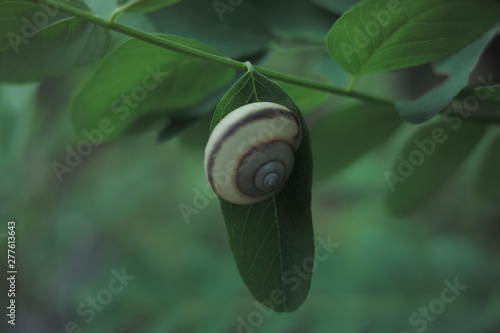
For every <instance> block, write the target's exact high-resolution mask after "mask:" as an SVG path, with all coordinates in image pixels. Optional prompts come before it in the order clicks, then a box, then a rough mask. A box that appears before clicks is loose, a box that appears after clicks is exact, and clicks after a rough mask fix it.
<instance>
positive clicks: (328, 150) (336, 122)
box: [311, 103, 403, 179]
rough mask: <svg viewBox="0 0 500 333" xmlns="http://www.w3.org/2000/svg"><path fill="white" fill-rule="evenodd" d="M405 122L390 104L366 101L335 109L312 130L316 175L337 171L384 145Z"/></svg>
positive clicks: (318, 176) (323, 176) (322, 175)
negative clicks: (384, 104)
mask: <svg viewBox="0 0 500 333" xmlns="http://www.w3.org/2000/svg"><path fill="white" fill-rule="evenodd" d="M402 122H403V121H402V120H401V117H399V115H398V114H397V112H396V110H395V109H394V108H393V107H390V106H381V105H375V104H366V103H365V104H357V105H354V106H350V107H347V108H345V109H342V110H339V111H335V112H332V113H331V114H330V115H328V116H327V117H326V119H323V120H321V121H320V122H319V123H318V125H317V126H316V127H314V128H313V130H312V132H311V133H312V134H311V139H312V143H313V152H314V156H315V160H314V162H315V163H314V164H315V168H314V170H315V172H314V176H315V178H317V179H321V178H325V177H327V176H329V175H333V174H334V173H336V172H338V171H340V170H342V169H343V168H345V167H346V166H348V165H349V164H351V163H352V162H354V161H355V160H356V159H358V158H359V157H361V156H362V155H363V154H365V153H366V152H368V151H370V150H371V149H374V148H376V147H378V146H380V145H382V144H383V143H384V142H385V141H386V140H387V139H389V138H390V137H391V136H392V135H393V134H394V132H395V131H396V130H397V129H398V128H399V126H400V125H401V124H402Z"/></svg>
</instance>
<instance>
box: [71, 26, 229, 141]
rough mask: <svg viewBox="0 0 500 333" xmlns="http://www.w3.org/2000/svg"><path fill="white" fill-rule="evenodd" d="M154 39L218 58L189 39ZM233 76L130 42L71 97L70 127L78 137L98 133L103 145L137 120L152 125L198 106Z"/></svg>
mask: <svg viewBox="0 0 500 333" xmlns="http://www.w3.org/2000/svg"><path fill="white" fill-rule="evenodd" d="M158 37H160V38H163V39H166V40H169V41H173V42H176V43H179V44H183V45H185V46H189V47H192V48H195V49H198V50H202V51H205V52H210V53H213V54H219V53H217V52H216V51H214V50H213V49H211V48H209V47H207V46H206V45H203V44H201V43H198V42H195V41H192V40H189V39H185V38H181V37H174V36H166V35H159V36H158ZM219 55H220V54H219ZM234 75H235V72H234V70H232V69H228V68H226V67H223V66H221V65H218V64H214V63H212V62H208V61H204V60H200V59H197V58H194V57H190V56H187V55H182V54H179V53H176V52H173V51H170V50H166V49H163V48H159V47H157V46H155V45H151V44H148V43H145V42H142V41H139V40H135V39H133V40H129V41H126V42H124V43H123V44H121V45H120V46H119V47H118V48H117V49H116V50H114V51H113V52H112V53H111V54H109V55H108V57H106V59H105V60H104V61H103V62H102V64H101V65H100V66H99V67H98V68H97V69H96V70H95V72H94V73H93V74H92V75H91V76H90V78H89V79H88V80H87V81H86V82H85V83H84V84H83V86H82V87H81V89H80V91H79V92H78V93H77V95H76V96H75V98H74V100H73V105H72V110H71V120H72V123H73V127H74V129H75V130H76V131H77V133H79V134H80V136H81V137H82V138H83V137H87V136H86V135H84V132H87V133H88V132H89V131H98V132H99V133H100V135H99V136H101V135H102V139H103V140H109V139H113V138H116V137H118V136H120V135H121V134H124V133H125V132H127V130H128V129H129V128H130V126H132V125H133V124H134V122H136V121H144V120H148V119H149V122H150V123H151V124H152V123H155V122H157V121H158V120H160V119H165V118H167V117H168V116H172V115H176V114H178V113H179V112H181V111H182V110H183V109H185V108H188V107H190V106H194V105H196V104H198V103H199V102H201V101H202V100H203V99H205V98H206V97H207V96H209V95H210V94H211V93H213V92H216V91H217V90H218V89H220V88H221V87H223V86H224V85H226V84H227V83H229V82H230V81H231V80H232V79H233V78H234ZM143 125H147V124H143ZM101 127H104V128H103V129H101ZM95 135H96V136H98V135H97V133H96V134H95Z"/></svg>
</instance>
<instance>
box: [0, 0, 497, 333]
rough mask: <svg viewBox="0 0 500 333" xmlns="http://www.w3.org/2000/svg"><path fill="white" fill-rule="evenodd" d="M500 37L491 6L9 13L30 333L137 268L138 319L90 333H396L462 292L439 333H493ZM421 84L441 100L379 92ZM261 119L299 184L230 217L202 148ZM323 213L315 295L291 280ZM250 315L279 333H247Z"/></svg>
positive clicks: (4, 101) (256, 5)
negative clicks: (267, 109) (456, 282)
mask: <svg viewBox="0 0 500 333" xmlns="http://www.w3.org/2000/svg"><path fill="white" fill-rule="evenodd" d="M116 3H118V5H120V6H119V7H117V8H115V4H116ZM221 4H222V5H221ZM89 6H90V7H92V9H91V8H89ZM217 6H218V7H217ZM94 12H96V13H98V15H97V14H94ZM121 13H128V14H134V13H135V14H137V15H125V16H123V18H122V17H119V15H120V14H121ZM142 14H144V15H142ZM109 15H111V17H109V18H108V16H109ZM118 17H119V21H120V24H118V23H116V20H117V18H118ZM499 17H500V4H499V3H498V1H493V0H479V1H466V0H422V1H415V0H413V1H411V0H403V1H402V2H401V1H399V0H390V1H383V0H364V1H356V0H342V1H325V0H312V1H298V0H297V1H288V0H277V1H267V0H247V1H229V0H217V1H206V0H183V1H179V0H142V1H141V0H119V1H118V2H115V1H113V2H109V3H108V2H102V1H101V2H99V1H96V0H86V2H84V1H82V0H65V1H62V0H44V1H35V0H15V1H14V0H4V1H0V81H1V82H2V84H1V85H0V172H1V174H2V175H6V177H4V179H3V180H2V182H1V183H0V199H1V200H0V223H1V222H2V221H4V220H6V219H10V218H12V217H14V218H19V221H22V222H21V223H20V230H21V231H20V233H21V235H22V236H20V237H22V239H23V240H22V241H20V244H22V245H20V246H22V251H23V253H24V254H26V253H29V254H30V255H23V257H24V258H26V259H23V266H24V267H23V271H24V270H25V271H26V272H27V273H26V274H29V275H26V276H25V277H23V279H24V278H26V279H27V281H28V282H31V280H30V278H29V276H36V277H37V281H36V283H34V284H32V285H33V286H36V288H32V289H29V290H28V289H27V290H26V292H25V293H24V292H23V293H22V295H20V298H22V300H21V302H20V303H22V304H28V306H29V309H28V310H29V311H27V312H26V313H27V314H28V313H36V314H38V313H40V314H41V315H40V316H39V317H37V318H28V317H27V319H26V320H27V321H26V322H30V321H29V319H31V322H37V323H38V321H42V320H45V322H44V324H46V325H45V326H47V327H50V328H51V331H54V332H55V331H61V329H62V327H52V326H57V325H60V323H59V322H60V320H58V321H57V325H54V323H52V322H50V320H51V319H50V318H60V316H61V314H64V315H65V314H67V313H71V314H73V313H75V311H73V310H74V309H77V308H78V306H79V302H81V301H82V300H85V299H87V298H88V297H89V296H90V297H94V296H95V293H96V292H98V291H99V290H101V289H102V287H103V286H105V285H106V284H107V283H108V282H109V281H108V280H107V279H109V277H108V276H109V270H108V266H111V265H115V263H118V262H119V263H120V265H121V263H122V262H123V263H124V265H126V266H127V269H129V268H130V270H131V271H132V274H137V279H136V280H135V281H134V284H133V286H132V287H131V288H130V289H127V291H125V293H128V292H129V293H130V294H126V295H125V294H124V295H114V296H116V299H118V298H119V297H122V296H123V297H124V299H125V300H127V302H122V301H119V302H118V301H116V302H113V303H112V304H111V305H109V307H106V311H103V312H102V313H99V314H98V316H97V317H96V319H95V321H94V322H93V323H90V324H89V327H82V329H83V330H84V331H87V330H88V331H91V332H114V331H117V332H122V331H141V332H142V331H144V332H165V331H182V332H203V333H205V332H207V331H208V332H224V331H238V330H239V331H242V330H247V331H250V329H255V331H257V330H259V332H273V333H274V332H288V331H293V330H295V331H297V330H299V331H300V330H304V331H308V332H321V333H322V332H325V331H326V330H331V328H332V327H335V329H336V330H338V331H345V332H365V331H367V328H368V330H369V331H370V332H384V333H385V332H398V331H401V330H405V328H407V326H408V323H409V321H408V316H409V315H410V316H411V314H412V313H413V312H414V311H417V310H418V309H419V308H420V307H421V306H422V305H423V304H427V303H428V302H429V300H430V299H433V298H435V297H438V296H439V292H436V290H438V291H439V290H440V288H442V283H441V282H442V278H446V277H447V278H450V279H453V277H454V276H459V277H460V279H462V278H464V280H465V281H466V282H464V283H467V284H468V285H470V286H471V288H470V289H469V290H470V291H472V290H473V289H474V291H473V292H471V293H470V294H467V295H465V293H464V296H463V298H460V302H457V303H456V304H453V307H452V305H449V308H448V305H447V308H446V315H445V316H442V317H440V318H439V320H437V321H435V322H432V323H427V324H428V325H429V326H430V325H431V324H432V325H434V329H435V330H436V331H439V332H447V331H449V332H456V331H459V330H464V327H463V326H461V324H460V323H461V322H462V318H464V317H465V316H469V317H470V318H476V319H470V320H469V321H468V326H467V329H468V330H469V331H474V332H476V331H477V332H480V331H481V332H482V331H485V332H486V331H488V332H490V331H491V332H496V331H498V329H497V328H498V326H499V325H500V322H499V319H498V309H499V308H500V305H499V304H500V292H499V290H498V286H497V281H498V278H499V277H498V271H497V270H495V269H493V268H491V267H492V265H491V262H493V263H495V262H497V261H498V257H497V256H495V255H494V254H495V253H496V252H498V251H496V250H498V241H497V239H496V238H494V237H491V235H490V232H489V230H492V229H493V228H497V226H496V225H494V224H493V223H498V214H499V212H498V207H497V206H498V205H497V203H498V199H499V198H500V184H499V179H500V177H498V175H497V174H498V170H499V168H500V162H499V159H498V153H497V152H498V145H499V144H500V140H499V137H498V133H495V130H496V129H495V127H496V126H498V124H499V123H500V117H499V114H498V107H499V106H500V86H499V84H498V77H497V76H495V72H494V71H495V67H494V66H493V65H492V64H489V63H488V62H487V61H485V60H484V58H483V56H484V55H485V54H487V53H488V51H485V50H487V49H488V47H489V46H490V42H491V41H492V40H493V39H494V38H495V37H496V36H498V33H499V29H498V23H499ZM489 52H492V50H489ZM493 52H495V51H494V50H493ZM106 54H107V55H106ZM494 54H495V53H494ZM494 59H498V53H496V54H495V58H494ZM250 62H251V63H252V64H253V65H251V64H250ZM427 63H431V65H432V66H433V68H434V71H435V74H437V75H446V76H447V77H446V79H445V81H444V82H442V83H439V84H437V85H435V86H434V87H431V85H432V80H434V79H435V78H433V77H432V78H431V77H426V76H425V75H426V74H425V70H423V67H421V68H413V69H411V71H399V72H394V73H390V74H382V73H379V72H388V71H395V70H399V69H407V68H410V67H414V66H416V65H421V64H427ZM236 71H240V72H245V74H244V75H243V76H242V77H241V78H240V79H239V80H238V81H237V82H236V83H235V84H234V82H235V77H236ZM471 72H474V75H471ZM348 73H349V74H350V75H348ZM476 73H478V74H479V73H481V74H484V75H483V76H480V75H478V76H476ZM366 74H372V75H366ZM271 80H273V81H271ZM30 81H36V83H33V84H29V85H22V84H21V85H19V83H25V82H30ZM274 81H275V82H274ZM424 81H429V82H424ZM3 82H8V83H9V84H6V83H3ZM477 82H478V83H477ZM10 83H16V84H10ZM410 83H411V85H410ZM422 83H425V84H423V85H424V86H426V90H427V91H426V92H425V93H424V95H423V96H421V97H419V98H417V99H414V100H404V101H403V100H402V99H403V97H402V95H404V96H406V95H412V96H415V95H416V94H414V92H413V91H408V86H421V85H422ZM427 83H428V84H427ZM355 87H356V88H355ZM351 99H355V100H356V102H355V103H352V101H351ZM256 101H270V102H275V103H279V104H282V105H284V106H286V107H288V108H289V109H291V110H292V111H293V112H294V113H295V114H296V115H297V117H298V118H299V119H300V121H301V123H302V127H303V129H304V132H305V133H304V134H305V135H304V141H303V143H302V146H301V148H300V149H299V150H298V152H297V154H296V156H295V160H296V165H295V168H294V171H293V174H292V177H291V178H290V180H289V182H288V183H287V185H286V186H285V188H284V189H283V190H282V191H281V192H279V193H278V194H276V195H275V196H274V197H273V198H270V199H266V200H264V201H262V202H259V203H256V204H252V205H234V204H230V203H228V202H225V201H223V200H221V202H220V207H221V208H222V209H219V208H218V207H217V208H216V205H215V204H213V203H215V200H213V201H211V200H210V199H211V198H212V197H211V195H212V196H213V193H212V192H211V191H210V187H209V184H207V183H206V180H205V175H204V173H203V168H202V164H203V162H202V157H203V150H204V147H205V144H206V141H207V138H208V134H209V131H210V130H211V129H213V127H214V126H215V125H216V124H217V123H218V122H219V121H220V120H221V119H222V118H224V117H225V116H226V115H227V114H228V113H230V112H231V111H233V110H234V109H236V108H237V107H239V106H242V105H244V104H247V103H250V102H256ZM450 103H453V104H451V105H450ZM214 110H215V113H214V114H213V117H211V116H212V113H213V112H214ZM398 112H399V113H398ZM303 113H304V114H305V113H306V117H305V119H304V117H303V116H302V114H303ZM439 113H443V118H442V119H440V120H439V121H435V122H431V123H429V124H427V125H424V126H420V127H414V126H411V125H410V124H415V123H422V122H426V121H429V120H431V119H432V118H433V117H435V116H436V115H438V114H439ZM210 119H212V123H211V124H210ZM403 120H405V121H406V122H407V123H410V124H403ZM70 125H72V126H71V127H72V128H70ZM308 125H309V127H310V128H311V129H312V130H311V138H312V140H311V139H310V137H309V132H308ZM138 132H141V133H142V134H143V135H142V136H141V135H135V136H131V135H130V134H132V133H138ZM490 132H491V133H492V134H494V135H492V136H491V137H489V136H486V135H485V133H490ZM75 133H76V136H77V137H76V138H75ZM495 134H496V135H495ZM485 137H486V139H485ZM103 141H108V142H106V144H105V145H101V143H102V142H103ZM158 141H160V142H162V144H161V145H153V144H152V143H156V142H158ZM311 144H312V152H313V153H314V162H315V163H314V164H315V173H314V175H315V179H316V180H321V184H320V182H317V184H318V185H320V186H318V188H320V189H321V190H317V189H315V188H312V177H313V170H312V165H313V158H312V156H311V155H312V153H311ZM483 146H484V149H483ZM354 162H356V163H354ZM57 165H59V167H57ZM60 165H62V169H61V167H60ZM58 168H59V169H58ZM61 172H62V177H61ZM313 194H314V198H315V199H314V200H312V199H313ZM384 201H386V202H385V203H384ZM187 204H189V205H191V206H192V207H190V209H191V210H190V215H186V214H184V213H183V211H182V209H181V208H180V207H181V205H187ZM387 206H388V208H389V209H387ZM26 207H28V209H27V208H26ZM436 207H438V208H439V209H436ZM221 211H222V215H221ZM12 212H13V213H12ZM312 213H314V218H315V224H314V225H315V228H316V235H319V238H321V239H326V238H328V237H330V236H328V237H321V236H324V235H331V236H333V237H331V238H333V239H335V240H337V239H338V240H339V242H341V243H342V244H345V246H343V247H341V249H340V251H339V253H337V252H335V254H333V255H332V256H331V258H330V257H328V258H327V259H324V260H323V259H322V260H321V261H320V260H319V257H318V256H317V257H316V265H315V268H317V269H318V270H317V273H315V282H314V283H311V282H312V280H311V279H312V276H311V274H307V275H306V276H305V277H303V276H296V274H297V273H296V267H297V266H303V265H305V263H307V264H309V262H310V261H311V260H313V259H315V257H314V256H315V248H314V240H313V221H312ZM11 214H13V215H11ZM407 216H410V218H408V217H407ZM222 218H224V220H225V226H226V230H224V227H223V226H222V225H221V224H220V223H217V222H219V221H221V220H222ZM470 220H473V221H474V228H472V229H471V227H470V226H471V224H470ZM491 221H493V222H491ZM414 222H417V223H414ZM186 225H187V226H188V227H186ZM442 230H446V234H443V233H442ZM485 230H487V231H485ZM2 231H3V230H0V245H3V243H2V241H3V239H2V236H3V234H2ZM491 234H494V233H491ZM138 235H139V237H138ZM227 238H229V244H227V243H228V242H226V239H227ZM32 240H36V241H32ZM229 246H230V249H229ZM108 247H109V248H108ZM115 248H116V249H119V250H117V251H115ZM344 249H345V250H344ZM0 250H1V249H0ZM230 250H232V252H233V255H234V258H232V257H231V255H230V254H231V252H230ZM94 251H98V255H95V253H96V252H94ZM101 253H105V255H101ZM31 254H32V255H31ZM331 254H332V253H330V255H331ZM80 256H82V257H83V258H80ZM80 259H82V260H80ZM24 260H26V262H24ZM234 260H235V261H236V266H237V268H238V271H239V273H240V277H241V278H242V279H243V281H244V283H245V284H246V285H247V287H248V289H249V290H250V292H251V293H252V294H253V296H254V297H255V298H256V299H257V300H258V301H260V302H262V303H264V304H266V305H271V307H273V308H274V309H275V311H277V312H292V311H295V310H297V309H298V308H299V307H300V308H301V309H300V311H298V312H297V313H295V314H294V315H293V316H272V312H267V311H268V310H266V309H264V308H263V307H262V305H260V304H258V303H257V302H253V300H252V299H251V298H250V297H248V296H247V294H245V292H246V291H245V289H244V285H243V284H242V283H241V278H240V277H239V276H238V274H237V272H236V270H235V269H234ZM326 260H331V262H328V261H326ZM75 263H76V264H75ZM47 265H48V266H47ZM40 267H43V269H40ZM102 267H104V268H102ZM116 268H118V267H116ZM53 272H58V274H57V275H56V276H54V273H53ZM59 273H60V274H59ZM436 276H438V277H439V278H437V280H436ZM485 276H486V277H487V279H485V278H484V277H485ZM54 279H56V280H55V281H54ZM298 280H299V282H297V281H298ZM438 280H439V281H438ZM95 281H97V282H98V283H97V282H95ZM292 281H293V282H292ZM53 285H58V286H59V285H61V286H65V287H64V288H63V289H64V290H63V291H64V292H66V291H67V292H68V294H65V293H64V292H61V293H60V294H61V295H62V296H57V297H54V295H53V292H52V291H53V288H52V287H51V286H53ZM26 286H27V287H28V288H29V286H30V284H29V283H27V284H26ZM172 286H175V288H172ZM310 290H311V296H312V297H309V299H308V302H304V301H305V299H306V297H307V295H308V293H309V291H310ZM469 290H468V291H467V292H469ZM58 295H59V293H58ZM238 295H242V296H241V297H240V296H238ZM374 295H375V297H374ZM384 295H385V296H384ZM481 295H488V297H484V298H481ZM283 297H285V298H286V301H285V302H284V303H281V304H278V303H274V304H272V303H270V302H273V300H276V299H280V298H283ZM55 298H56V299H55ZM33 300H34V303H37V304H43V306H40V305H36V304H30V303H32V301H33ZM75 302H76V303H75ZM73 303H75V304H73ZM137 304H140V305H141V306H137ZM346 304H347V305H348V306H346ZM478 304H481V305H482V307H478ZM61 305H62V306H64V307H65V308H64V311H62V312H61V313H54V310H53V309H56V308H61ZM68 306H69V308H68V309H67V308H66V307H68ZM455 306H456V307H455ZM262 309H263V310H262ZM255 311H258V313H260V312H262V315H263V316H265V318H264V317H263V318H264V321H265V323H263V324H262V325H260V324H259V325H258V326H259V327H253V326H252V327H250V326H248V327H250V328H246V327H242V326H241V325H243V324H242V321H241V320H247V321H248V322H250V321H251V320H250V319H248V318H251V317H252V316H254V314H255V313H256V312H255ZM124 314H127V316H126V318H125V320H124V319H123V317H124ZM47 318H48V319H47ZM228 318H229V319H228ZM254 318H255V316H254ZM477 318H479V319H477ZM64 319H65V320H66V319H67V320H70V319H75V318H64ZM78 319H80V322H82V321H81V319H82V318H76V320H78ZM240 319H241V320H240ZM196 323H202V324H196ZM457 323H458V324H457ZM410 324H411V319H410ZM248 325H250V324H248ZM45 326H44V327H45ZM412 326H414V325H412ZM52 328H53V329H52ZM413 328H415V327H413ZM27 329H28V330H29V328H27ZM411 330H412V329H410V330H408V331H411Z"/></svg>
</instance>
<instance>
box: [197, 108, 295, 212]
mask: <svg viewBox="0 0 500 333" xmlns="http://www.w3.org/2000/svg"><path fill="white" fill-rule="evenodd" d="M301 142H302V128H301V126H300V122H299V120H298V119H297V117H296V116H295V114H294V113H293V112H292V111H290V110H289V109H287V108H286V107H284V106H282V105H279V104H275V103H269V102H257V103H251V104H247V105H244V106H242V107H240V108H238V109H236V110H234V111H232V112H231V113H229V114H228V115H227V116H226V117H225V118H224V119H222V120H221V121H220V122H219V123H218V124H217V126H216V127H215V128H214V130H213V131H212V134H211V135H210V138H209V140H208V143H207V146H206V149H205V173H206V175H207V178H208V181H209V182H210V185H211V186H212V189H213V190H214V192H215V193H216V194H217V195H218V196H219V197H221V198H222V199H224V200H226V201H228V202H231V203H234V204H252V203H255V202H258V201H262V200H264V199H267V198H270V197H272V196H274V195H275V194H276V193H277V192H279V191H280V190H281V189H282V188H283V187H284V186H285V184H286V182H287V181H288V178H289V177H290V175H291V173H292V171H293V167H294V164H295V152H296V151H297V149H298V148H299V146H300V144H301Z"/></svg>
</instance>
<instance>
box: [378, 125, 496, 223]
mask: <svg viewBox="0 0 500 333" xmlns="http://www.w3.org/2000/svg"><path fill="white" fill-rule="evenodd" d="M485 129H486V127H485V125H483V124H478V123H472V122H464V121H463V120H462V118H460V117H459V116H458V115H457V116H454V117H451V118H444V121H439V122H436V123H432V124H428V125H425V126H423V127H421V128H420V129H419V131H418V132H417V134H416V135H415V136H414V137H413V138H412V139H411V140H410V141H409V142H408V143H407V144H406V146H405V147H404V148H403V150H402V151H401V153H400V154H399V155H398V157H397V159H396V162H395V164H394V167H393V168H392V170H391V171H387V172H386V173H385V175H384V177H385V178H386V181H387V184H388V186H389V192H388V196H387V199H388V204H389V208H390V210H391V211H392V212H393V213H395V214H397V215H405V214H409V213H411V212H413V211H414V210H416V209H417V208H418V207H419V206H420V205H422V204H423V203H425V202H426V201H428V200H430V199H431V197H432V195H433V194H434V193H435V192H436V191H438V190H439V188H440V187H441V186H442V185H443V184H444V183H445V182H446V181H447V180H448V179H449V178H450V177H451V176H452V175H453V173H454V172H455V171H456V170H457V169H458V168H459V167H460V165H461V164H462V163H463V162H464V161H465V159H466V158H467V157H468V156H469V154H470V153H471V152H472V151H473V149H474V148H475V147H476V145H477V144H478V143H479V142H480V140H481V139H482V137H483V135H484V133H485Z"/></svg>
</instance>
